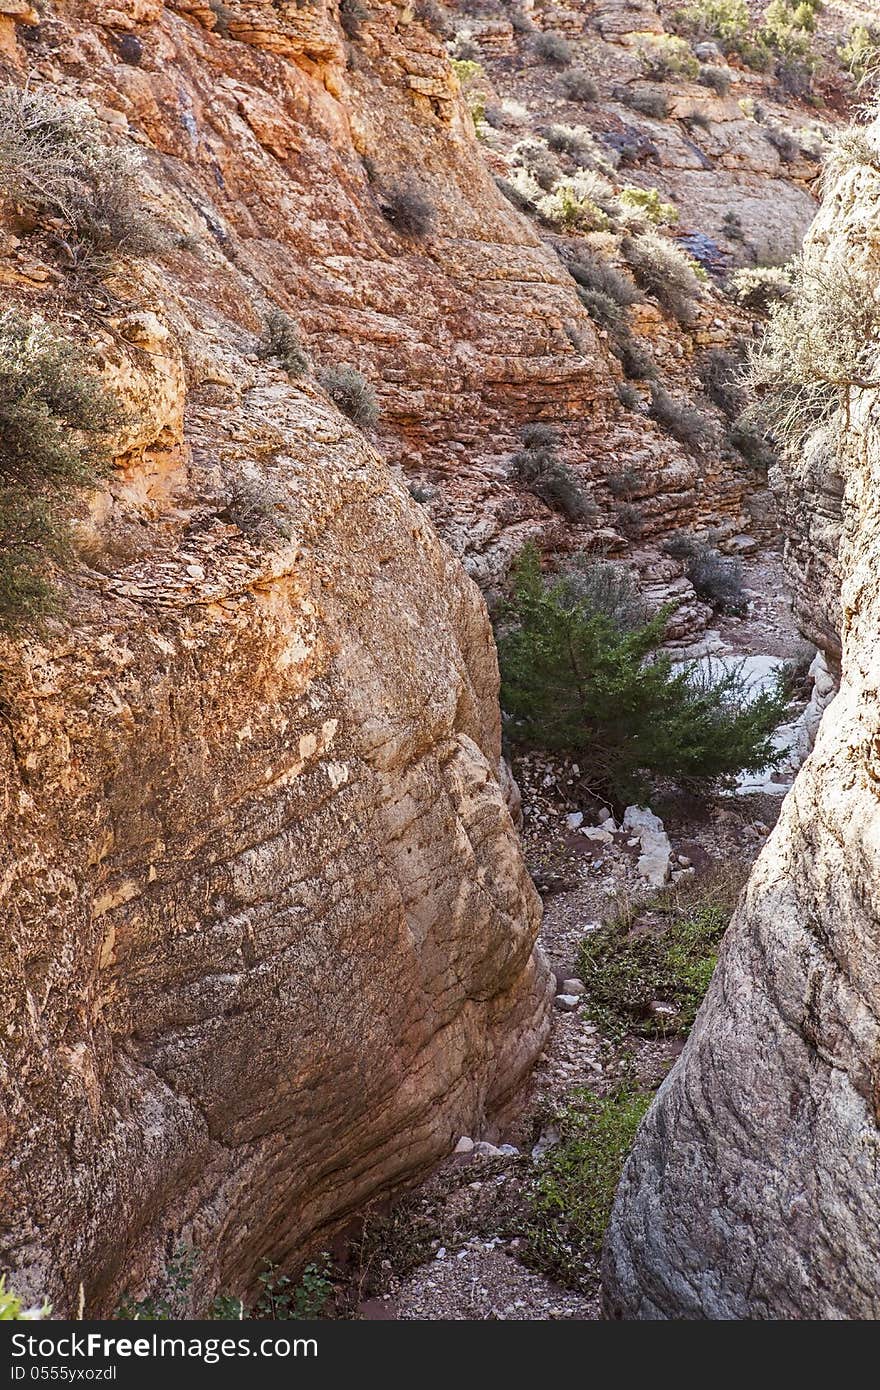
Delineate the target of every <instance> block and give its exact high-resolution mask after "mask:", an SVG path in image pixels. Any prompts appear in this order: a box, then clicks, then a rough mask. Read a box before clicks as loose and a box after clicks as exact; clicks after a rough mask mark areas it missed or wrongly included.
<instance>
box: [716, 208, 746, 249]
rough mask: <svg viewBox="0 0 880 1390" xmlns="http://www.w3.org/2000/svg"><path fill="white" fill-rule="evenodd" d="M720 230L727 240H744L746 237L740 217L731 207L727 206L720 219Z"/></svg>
mask: <svg viewBox="0 0 880 1390" xmlns="http://www.w3.org/2000/svg"><path fill="white" fill-rule="evenodd" d="M721 232H722V235H723V236H726V237H727V239H728V241H745V239H746V234H745V231H744V230H743V224H742V218H741V217H740V216H739V214H738V213H736V212H734V211H733V209H732V208H728V210H727V212H726V213H725V214H724V216H723V217H722V219H721Z"/></svg>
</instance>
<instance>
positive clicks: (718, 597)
mask: <svg viewBox="0 0 880 1390" xmlns="http://www.w3.org/2000/svg"><path fill="white" fill-rule="evenodd" d="M665 549H666V550H667V551H668V552H669V554H670V555H674V556H675V557H676V559H679V560H684V562H685V567H686V571H687V577H688V579H689V580H690V581H691V583H692V584H693V586H694V591H695V593H696V594H697V596H698V597H699V598H701V599H703V600H704V601H705V602H706V603H710V604H711V605H712V607H713V608H716V609H718V610H719V611H720V612H722V613H735V614H742V613H745V611H746V609H747V607H748V603H747V600H746V596H745V592H744V590H743V568H742V565H741V563H740V561H739V560H737V559H735V558H733V557H731V556H726V555H722V554H721V553H720V552H719V551H718V550H716V549H715V548H714V546H711V545H707V544H706V543H705V542H704V541H700V540H698V539H697V537H696V536H687V535H678V536H671V537H670V538H669V540H668V541H667V542H666V546H665Z"/></svg>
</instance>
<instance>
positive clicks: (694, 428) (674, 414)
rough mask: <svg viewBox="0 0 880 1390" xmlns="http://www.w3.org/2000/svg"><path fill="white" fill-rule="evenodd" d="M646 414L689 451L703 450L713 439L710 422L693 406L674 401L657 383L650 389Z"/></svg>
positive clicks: (713, 431) (713, 432)
mask: <svg viewBox="0 0 880 1390" xmlns="http://www.w3.org/2000/svg"><path fill="white" fill-rule="evenodd" d="M648 414H649V415H650V416H651V419H652V420H656V421H657V424H658V425H660V426H662V428H663V429H664V430H666V432H667V433H668V434H671V435H672V437H673V439H677V440H678V441H679V443H680V444H686V445H687V447H688V448H689V449H703V448H705V447H706V445H708V444H711V443H712V442H713V441H714V439H715V430H714V427H713V424H712V421H711V420H709V419H708V418H707V417H706V416H705V415H704V414H703V413H702V412H701V411H699V410H695V409H694V408H693V406H689V405H682V404H681V403H680V402H679V401H677V400H675V399H674V397H673V396H670V394H669V392H668V391H667V390H666V388H665V387H664V386H661V385H660V384H659V383H658V382H655V383H654V384H653V386H652V387H651V405H650V409H649V411H648Z"/></svg>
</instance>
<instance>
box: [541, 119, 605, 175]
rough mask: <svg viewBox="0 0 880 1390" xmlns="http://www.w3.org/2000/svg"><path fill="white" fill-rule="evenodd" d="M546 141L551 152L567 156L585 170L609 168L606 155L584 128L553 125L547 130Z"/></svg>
mask: <svg viewBox="0 0 880 1390" xmlns="http://www.w3.org/2000/svg"><path fill="white" fill-rule="evenodd" d="M546 139H547V144H548V145H549V147H550V149H551V150H555V151H556V152H557V153H558V154H567V155H568V156H569V158H570V159H573V160H574V161H575V163H577V164H579V165H580V166H581V167H582V168H584V169H588V168H591V167H595V166H598V167H602V166H603V165H604V166H605V167H607V160H606V158H605V155H604V154H603V153H602V151H601V150H600V149H599V146H598V145H597V144H596V141H595V140H594V138H593V136H592V134H591V132H590V131H589V130H587V129H586V128H585V127H584V126H570V125H552V126H550V127H549V128H548V130H547V133H546Z"/></svg>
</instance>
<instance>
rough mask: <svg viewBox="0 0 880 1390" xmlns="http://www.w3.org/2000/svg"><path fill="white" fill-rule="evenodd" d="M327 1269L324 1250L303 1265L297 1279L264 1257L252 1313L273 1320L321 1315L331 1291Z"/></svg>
mask: <svg viewBox="0 0 880 1390" xmlns="http://www.w3.org/2000/svg"><path fill="white" fill-rule="evenodd" d="M329 1271H330V1256H329V1255H328V1254H326V1253H325V1254H323V1255H322V1256H321V1258H320V1261H313V1262H312V1263H311V1264H307V1265H306V1267H305V1269H304V1270H303V1272H302V1275H301V1277H300V1280H299V1282H298V1283H295V1282H294V1281H293V1279H291V1278H290V1276H289V1275H287V1274H282V1273H280V1272H279V1270H278V1266H277V1265H274V1264H271V1263H270V1262H269V1261H266V1265H265V1268H264V1269H263V1271H262V1273H261V1274H259V1275H258V1278H259V1281H260V1289H261V1293H260V1297H259V1300H258V1302H257V1306H256V1308H255V1310H254V1316H255V1317H256V1318H261V1319H267V1320H269V1321H273V1322H286V1321H288V1320H289V1319H304V1318H305V1319H311V1318H320V1317H322V1316H323V1315H324V1313H325V1312H326V1309H327V1304H328V1303H329V1301H330V1299H331V1297H332V1295H333V1281H332V1279H331V1278H330V1273H329Z"/></svg>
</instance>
